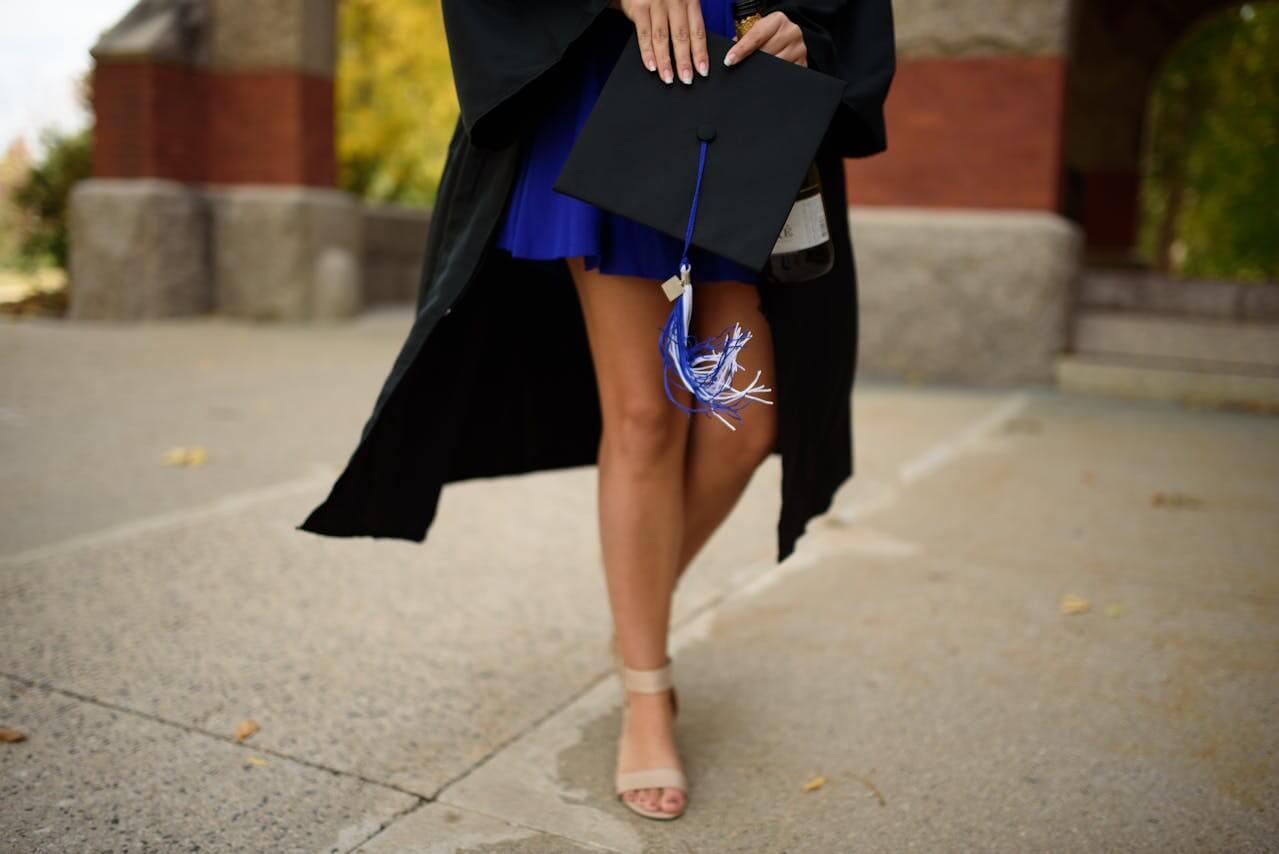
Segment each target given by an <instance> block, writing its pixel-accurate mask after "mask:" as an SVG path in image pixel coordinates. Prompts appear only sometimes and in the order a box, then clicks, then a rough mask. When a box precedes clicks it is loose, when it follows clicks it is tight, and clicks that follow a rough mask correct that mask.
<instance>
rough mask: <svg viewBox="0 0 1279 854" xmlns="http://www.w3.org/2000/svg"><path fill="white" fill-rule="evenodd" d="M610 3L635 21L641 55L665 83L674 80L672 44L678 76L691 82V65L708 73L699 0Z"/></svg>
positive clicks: (615, 1)
mask: <svg viewBox="0 0 1279 854" xmlns="http://www.w3.org/2000/svg"><path fill="white" fill-rule="evenodd" d="M609 5H611V6H613V7H614V8H618V9H621V10H622V12H623V13H625V15H626V17H628V18H630V19H631V21H632V22H634V24H635V36H636V38H638V39H639V47H640V55H641V56H642V58H643V60H644V67H645V68H647V69H648V70H649V71H656V72H658V73H659V74H661V76H662V79H663V80H665V81H666V82H667V83H671V82H673V81H674V80H675V75H674V73H672V70H671V65H672V56H671V45H672V44H674V45H675V51H674V54H675V55H674V57H673V59H674V66H675V70H676V71H678V72H679V79H680V80H683V81H684V82H685V83H692V82H693V67H694V66H696V67H697V72H698V73H699V74H701V75H702V76H703V77H705V76H706V75H707V74H709V73H710V60H709V58H708V55H707V52H706V23H705V21H703V20H702V2H701V0H610V3H609ZM761 23H762V22H761Z"/></svg>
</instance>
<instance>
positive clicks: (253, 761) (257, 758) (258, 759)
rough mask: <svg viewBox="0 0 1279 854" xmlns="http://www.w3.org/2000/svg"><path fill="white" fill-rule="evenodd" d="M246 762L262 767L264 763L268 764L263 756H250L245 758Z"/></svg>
mask: <svg viewBox="0 0 1279 854" xmlns="http://www.w3.org/2000/svg"><path fill="white" fill-rule="evenodd" d="M244 763H245V764H246V765H252V766H253V767H255V768H261V767H262V766H263V765H266V764H267V762H266V760H265V759H263V758H262V757H261V756H250V757H249V758H247V759H245V760H244Z"/></svg>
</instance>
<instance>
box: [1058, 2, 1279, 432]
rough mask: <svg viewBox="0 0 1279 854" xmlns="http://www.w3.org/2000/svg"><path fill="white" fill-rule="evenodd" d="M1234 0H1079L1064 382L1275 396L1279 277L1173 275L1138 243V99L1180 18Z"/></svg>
mask: <svg viewBox="0 0 1279 854" xmlns="http://www.w3.org/2000/svg"><path fill="white" fill-rule="evenodd" d="M1240 5H1242V3H1240V2H1238V0H1140V2H1139V0H1131V2H1124V3H1115V2H1111V0H1076V4H1075V8H1074V10H1073V16H1072V27H1071V33H1072V36H1071V38H1072V42H1071V51H1070V74H1069V82H1068V85H1067V95H1066V108H1067V113H1066V133H1065V157H1064V161H1065V162H1064V168H1065V193H1064V199H1063V203H1064V204H1063V212H1064V213H1065V214H1066V215H1067V216H1069V217H1070V218H1071V219H1072V220H1074V221H1076V222H1078V223H1079V224H1080V226H1081V227H1082V230H1083V233H1084V236H1085V251H1084V259H1083V262H1084V263H1083V267H1082V271H1081V275H1080V279H1079V283H1078V288H1077V290H1076V293H1075V298H1074V300H1073V306H1072V321H1071V331H1070V341H1069V344H1068V348H1067V352H1066V353H1064V354H1063V355H1062V356H1061V357H1060V358H1059V359H1058V360H1057V366H1056V367H1057V380H1058V384H1059V385H1061V386H1062V387H1063V388H1066V389H1069V390H1072V391H1081V392H1088V393H1101V394H1109V395H1117V396H1122V397H1137V398H1155V399H1163V400H1175V401H1188V402H1194V403H1200V404H1212V405H1228V406H1242V407H1247V408H1256V407H1259V406H1265V407H1273V406H1274V405H1275V404H1276V403H1279V289H1277V288H1274V287H1268V286H1256V285H1250V284H1248V283H1241V282H1232V281H1212V280H1184V279H1173V278H1171V277H1169V276H1167V275H1164V274H1161V273H1159V272H1157V271H1153V270H1150V269H1147V267H1146V265H1145V263H1144V262H1143V261H1142V260H1141V259H1140V257H1139V256H1138V253H1137V240H1138V229H1139V226H1140V224H1141V223H1140V218H1141V192H1142V186H1141V183H1142V171H1143V163H1142V158H1143V152H1144V148H1145V136H1146V133H1147V127H1146V121H1147V116H1148V109H1147V108H1148V103H1149V99H1150V95H1151V92H1152V88H1153V86H1154V83H1155V81H1156V79H1157V75H1158V74H1159V72H1160V70H1161V69H1162V68H1163V64H1164V61H1165V59H1166V58H1167V57H1168V56H1169V55H1170V53H1171V52H1172V51H1173V50H1175V49H1176V47H1177V46H1178V45H1179V44H1180V43H1181V40H1182V39H1183V37H1185V36H1186V35H1187V34H1188V33H1189V31H1190V30H1191V29H1192V28H1193V27H1194V26H1195V25H1196V24H1197V23H1198V22H1200V21H1202V20H1203V19H1204V18H1207V17H1209V16H1211V15H1212V14H1214V13H1220V12H1222V11H1223V10H1226V9H1229V8H1234V7H1238V6H1240Z"/></svg>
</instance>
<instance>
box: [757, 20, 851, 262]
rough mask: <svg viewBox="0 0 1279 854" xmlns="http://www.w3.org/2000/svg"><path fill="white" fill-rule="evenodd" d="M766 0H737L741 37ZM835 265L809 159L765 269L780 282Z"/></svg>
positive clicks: (816, 177)
mask: <svg viewBox="0 0 1279 854" xmlns="http://www.w3.org/2000/svg"><path fill="white" fill-rule="evenodd" d="M763 12H764V2H763V0H737V2H735V3H733V21H734V23H735V25H736V30H737V38H739V39H740V38H741V37H742V36H744V35H745V34H746V32H747V31H748V30H750V28H751V27H753V26H755V24H756V23H758V22H759V21H760V19H761V18H762V17H763ZM834 266H835V244H834V243H833V242H832V241H831V239H830V227H829V225H828V224H827V222H826V210H825V207H824V205H823V202H822V178H821V174H820V173H819V172H818V171H817V164H816V163H810V164H809V165H808V172H807V174H806V175H805V176H804V183H803V185H802V186H801V187H800V189H799V195H797V196H796V197H795V204H794V205H792V206H791V211H790V215H789V216H787V217H786V224H785V225H783V226H782V231H781V234H780V235H778V237H777V243H776V244H775V245H774V246H773V251H772V254H771V255H769V257H768V265H767V266H766V267H765V272H766V273H767V274H768V276H769V277H770V278H772V279H773V280H775V281H778V282H803V281H807V280H809V279H815V278H817V277H818V276H823V275H825V274H826V273H829V272H830V271H831V269H832V268H834Z"/></svg>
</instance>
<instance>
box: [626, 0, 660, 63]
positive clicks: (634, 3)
mask: <svg viewBox="0 0 1279 854" xmlns="http://www.w3.org/2000/svg"><path fill="white" fill-rule="evenodd" d="M622 11H623V12H625V13H626V16H627V17H628V18H630V19H631V22H632V23H634V24H635V38H637V39H638V40H639V49H640V58H641V59H643V60H644V67H645V68H647V69H648V70H649V71H656V70H657V56H656V55H655V54H654V53H653V18H652V11H651V7H650V6H649V4H648V0H631V2H629V3H623V4H622Z"/></svg>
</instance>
